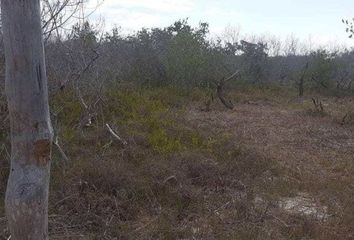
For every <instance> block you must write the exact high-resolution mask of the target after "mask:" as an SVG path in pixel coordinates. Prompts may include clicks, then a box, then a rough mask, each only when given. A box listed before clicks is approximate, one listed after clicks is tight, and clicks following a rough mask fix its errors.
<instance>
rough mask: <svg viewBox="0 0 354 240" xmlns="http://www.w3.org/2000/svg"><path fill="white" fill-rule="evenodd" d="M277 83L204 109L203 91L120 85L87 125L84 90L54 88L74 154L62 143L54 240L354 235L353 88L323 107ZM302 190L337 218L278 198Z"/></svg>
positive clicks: (54, 188)
mask: <svg viewBox="0 0 354 240" xmlns="http://www.w3.org/2000/svg"><path fill="white" fill-rule="evenodd" d="M276 92H278V89H275V90H274V89H268V90H255V89H247V90H244V89H243V90H242V92H234V93H232V94H231V96H234V100H235V103H236V104H235V105H236V108H235V109H234V110H233V111H226V110H224V109H223V108H222V106H221V105H219V104H218V103H214V105H213V106H212V111H211V112H202V111H200V105H202V102H203V93H202V92H200V91H199V90H196V91H192V92H185V91H182V92H181V91H179V90H176V89H155V90H138V91H137V90H136V89H132V90H129V89H128V90H127V91H125V92H114V91H110V92H107V94H105V99H104V101H105V102H104V103H103V104H101V105H100V106H98V107H97V109H96V112H98V114H97V119H96V122H95V124H94V126H93V127H91V128H88V129H83V130H81V129H80V128H78V127H77V126H78V121H79V119H80V115H81V114H82V109H81V108H80V106H79V105H78V103H77V101H76V99H73V98H72V95H71V94H70V93H67V95H64V96H61V97H60V98H58V99H54V100H53V106H52V109H53V110H54V111H58V112H59V114H58V118H57V122H58V124H57V125H56V129H58V135H59V137H60V138H59V139H60V141H61V144H62V147H63V148H64V149H65V151H66V152H67V155H68V156H69V157H70V162H68V163H64V162H63V161H62V160H61V158H60V155H59V154H58V152H56V151H55V152H54V161H53V173H52V182H51V196H50V232H51V239H85V240H86V239H87V240H91V239H92V240H93V239H112V240H113V239H240V240H242V239H323V240H326V239H352V238H353V236H354V235H353V234H354V229H353V226H354V225H353V223H354V218H353V216H354V207H353V206H354V204H353V199H352V196H353V194H354V187H353V186H354V177H353V176H354V161H353V156H354V131H353V130H354V129H353V127H352V126H351V125H350V124H349V123H347V124H345V125H341V124H340V122H341V118H342V114H344V113H345V111H346V110H347V109H349V108H350V104H351V103H350V102H352V101H353V99H351V98H346V99H345V100H343V99H335V98H329V97H326V98H324V100H323V101H324V104H325V111H326V114H325V115H320V116H319V115H313V114H311V112H310V111H309V109H311V108H312V106H311V102H310V101H311V100H310V99H304V100H301V101H291V99H292V97H291V95H290V94H289V92H283V93H282V94H281V95H278V96H276V95H275V93H276ZM289 99H290V100H289ZM107 122H108V123H110V124H111V125H112V126H114V128H115V129H116V130H118V132H119V134H120V135H121V137H123V138H124V139H126V140H127V142H128V146H126V147H123V146H122V145H121V144H120V143H119V142H116V141H115V140H114V138H112V137H111V135H110V134H109V133H108V131H107V130H106V129H105V127H104V124H105V123H107ZM6 141H7V140H6V138H4V139H2V140H1V139H0V146H1V144H4V143H7V142H6ZM0 149H1V148H0ZM4 156H5V155H4V153H3V152H1V157H2V159H4ZM2 166H7V161H6V160H3V162H2ZM6 175H7V169H6V167H5V168H2V169H1V171H0V177H1V178H2V179H3V180H4V181H2V182H3V184H0V197H3V194H4V189H5V184H4V182H5V179H6ZM299 194H303V196H307V198H309V199H311V202H313V204H315V205H318V206H325V207H326V209H327V211H328V212H327V216H326V219H318V218H316V217H313V216H309V215H306V214H301V213H297V212H294V211H286V209H284V208H282V207H280V206H279V203H280V202H282V201H284V199H291V198H292V197H295V198H296V196H298V195H299ZM0 216H3V208H2V204H0ZM6 235H7V232H6V227H5V219H4V218H1V217H0V239H6V238H5V237H6ZM1 237H2V238H1Z"/></svg>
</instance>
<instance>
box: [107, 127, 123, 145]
mask: <svg viewBox="0 0 354 240" xmlns="http://www.w3.org/2000/svg"><path fill="white" fill-rule="evenodd" d="M106 127H107V130H108V131H109V133H110V134H111V135H112V136H113V137H114V138H115V139H116V140H118V141H119V142H121V143H122V144H123V145H124V146H126V145H128V143H127V141H125V140H124V139H123V138H121V137H120V136H119V135H118V134H117V133H116V132H115V131H114V130H113V129H112V128H111V127H110V126H109V124H108V123H106Z"/></svg>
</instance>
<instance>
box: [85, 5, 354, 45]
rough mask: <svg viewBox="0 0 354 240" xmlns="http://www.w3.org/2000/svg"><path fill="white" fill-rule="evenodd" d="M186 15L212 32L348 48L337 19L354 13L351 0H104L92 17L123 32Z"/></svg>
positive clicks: (342, 29)
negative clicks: (264, 36)
mask: <svg viewBox="0 0 354 240" xmlns="http://www.w3.org/2000/svg"><path fill="white" fill-rule="evenodd" d="M97 1H98V0H90V5H91V6H93V5H95V3H96V2H97ZM187 17H188V18H189V21H190V23H191V24H192V25H194V26H196V25H197V24H198V23H199V22H200V21H204V22H208V23H209V24H210V30H211V35H212V36H222V34H223V33H224V32H225V28H228V29H229V30H230V29H237V30H240V32H241V34H242V35H251V34H256V35H272V36H276V37H279V38H281V39H286V38H287V37H288V36H290V35H293V36H296V37H298V38H299V39H301V40H302V41H303V42H306V41H311V44H313V45H317V46H318V45H323V44H326V45H332V46H335V45H345V46H347V47H354V40H351V39H348V34H346V32H345V25H344V24H343V23H342V22H341V20H342V19H343V18H344V19H348V18H350V19H351V18H353V17H354V1H352V0H268V1H264V0H254V1H245V0H218V1H216V0H104V2H103V3H102V4H101V6H100V7H99V8H98V10H97V11H96V12H95V13H94V15H93V18H95V19H98V18H103V19H104V22H105V28H106V30H109V29H110V28H112V27H113V26H119V27H121V28H122V29H124V30H125V31H127V32H131V31H136V30H139V29H141V28H142V27H147V28H151V27H165V26H168V25H170V24H172V23H173V22H174V21H176V20H178V19H183V18H187Z"/></svg>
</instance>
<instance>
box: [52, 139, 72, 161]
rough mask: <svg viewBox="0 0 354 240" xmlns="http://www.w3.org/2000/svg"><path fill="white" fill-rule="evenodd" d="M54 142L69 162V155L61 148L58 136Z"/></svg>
mask: <svg viewBox="0 0 354 240" xmlns="http://www.w3.org/2000/svg"><path fill="white" fill-rule="evenodd" d="M53 144H54V146H56V147H57V148H58V150H59V153H60V155H61V156H62V158H63V159H64V161H65V162H69V158H68V156H67V155H66V154H65V152H64V150H63V149H62V148H61V146H60V144H59V141H58V137H56V138H55V140H54V142H53Z"/></svg>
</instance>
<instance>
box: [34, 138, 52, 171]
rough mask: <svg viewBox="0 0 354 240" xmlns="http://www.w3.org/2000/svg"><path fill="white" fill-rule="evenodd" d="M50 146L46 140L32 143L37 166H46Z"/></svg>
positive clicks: (48, 159)
mask: <svg viewBox="0 0 354 240" xmlns="http://www.w3.org/2000/svg"><path fill="white" fill-rule="evenodd" d="M50 148H51V144H50V141H49V140H48V139H42V140H38V141H36V142H35V143H34V159H35V160H36V163H37V164H38V165H46V164H47V163H48V162H49V161H50V150H51V149H50Z"/></svg>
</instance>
